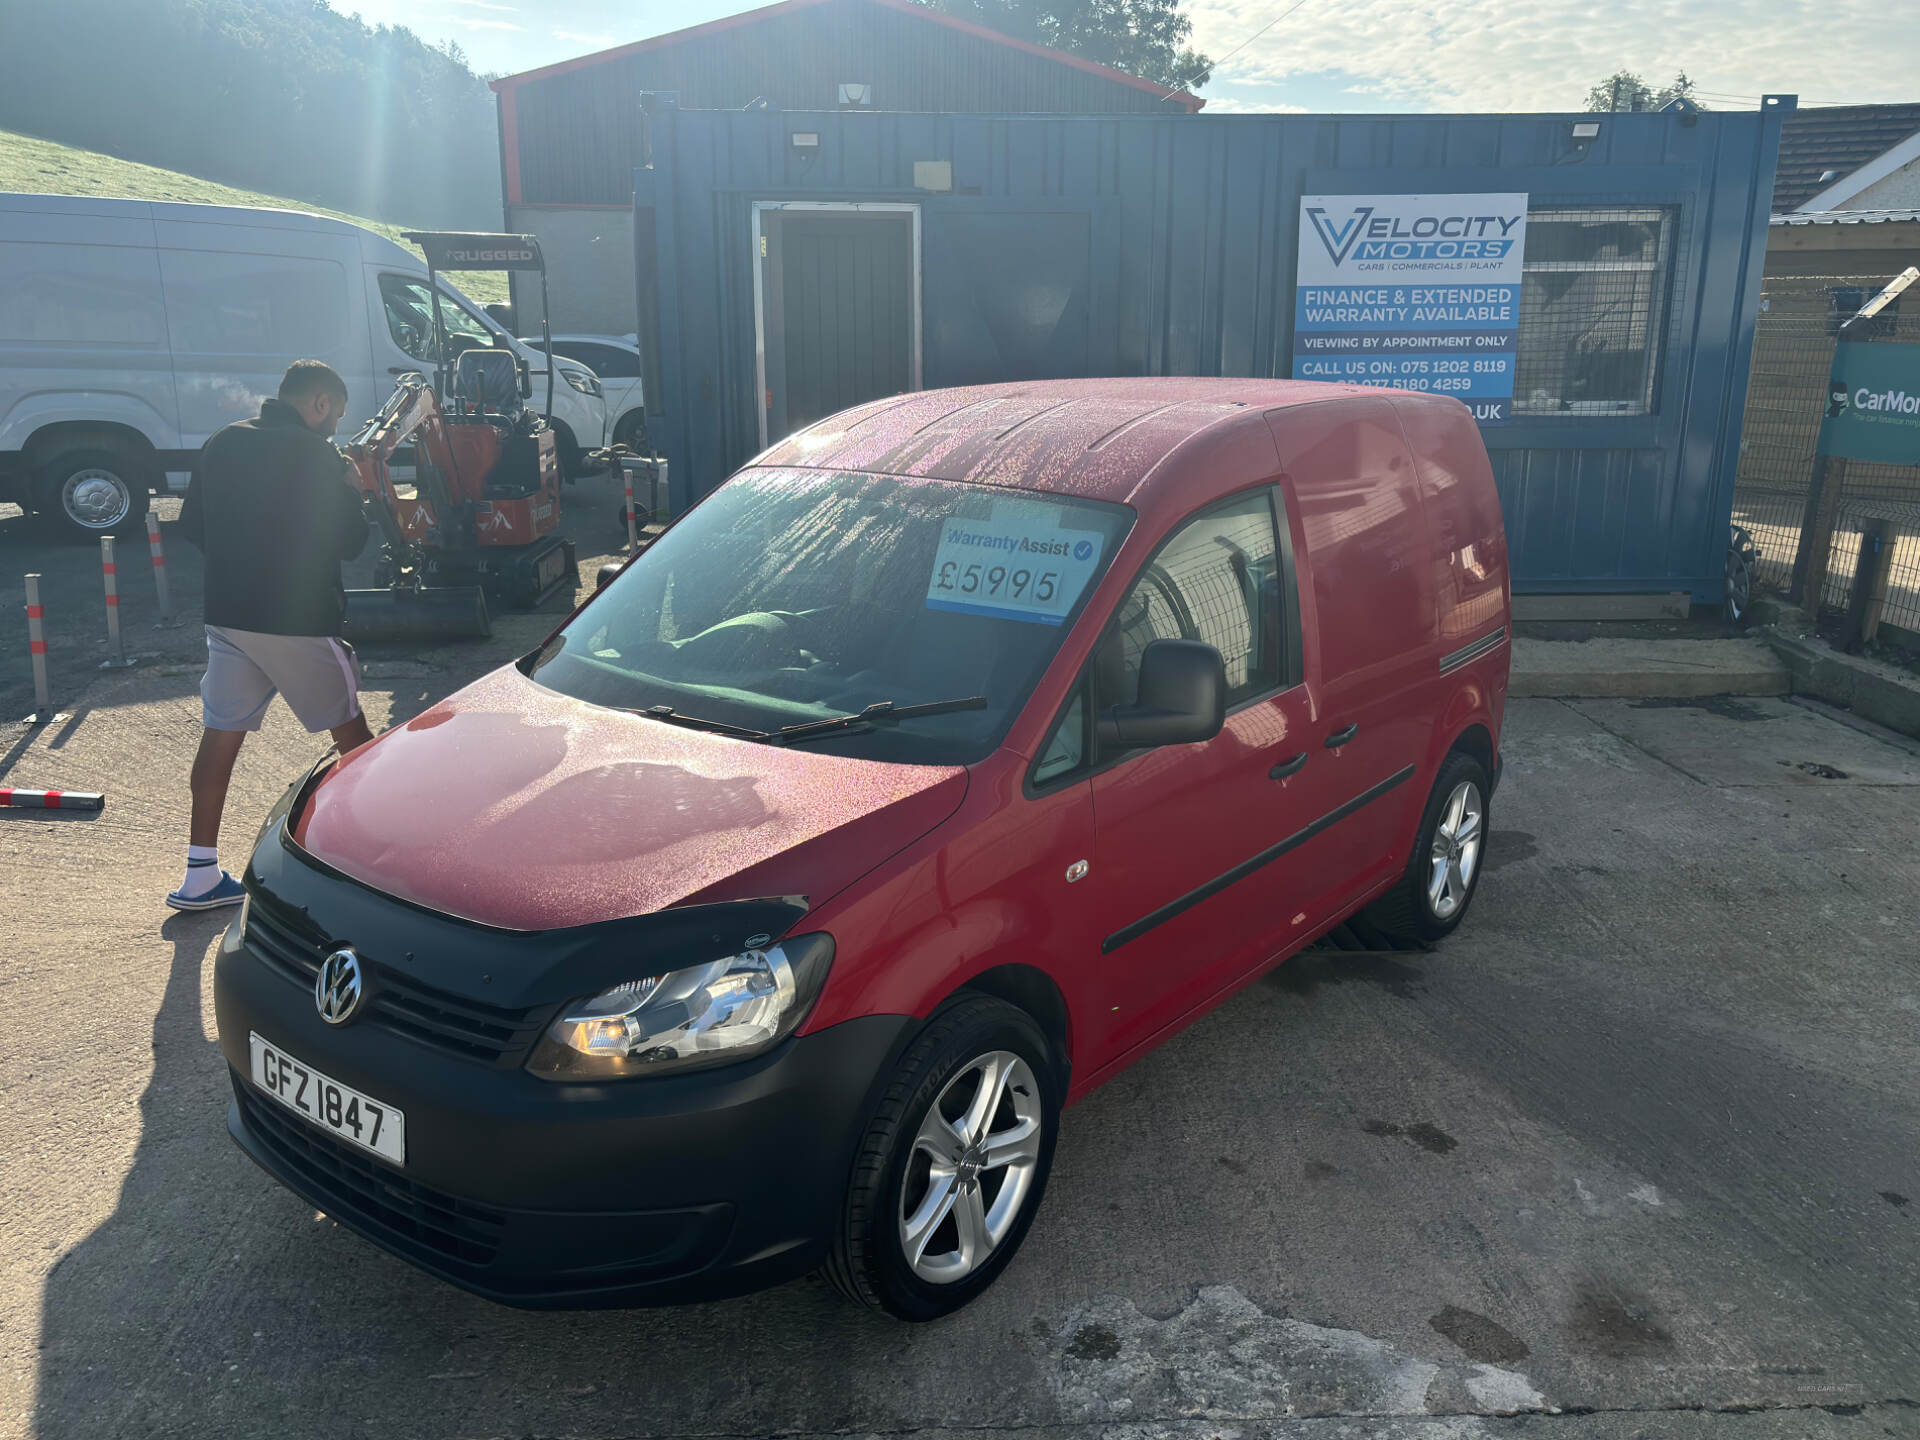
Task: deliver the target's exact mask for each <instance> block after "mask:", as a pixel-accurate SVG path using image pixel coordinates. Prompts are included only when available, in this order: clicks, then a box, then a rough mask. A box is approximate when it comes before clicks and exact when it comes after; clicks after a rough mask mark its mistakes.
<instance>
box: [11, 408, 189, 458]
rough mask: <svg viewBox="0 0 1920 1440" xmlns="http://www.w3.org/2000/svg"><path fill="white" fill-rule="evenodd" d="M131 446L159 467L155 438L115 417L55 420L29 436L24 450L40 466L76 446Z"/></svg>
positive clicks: (77, 448) (22, 451) (89, 447)
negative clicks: (114, 419) (111, 418)
mask: <svg viewBox="0 0 1920 1440" xmlns="http://www.w3.org/2000/svg"><path fill="white" fill-rule="evenodd" d="M97 449H109V450H127V451H130V452H132V453H133V454H134V455H135V456H137V457H138V458H140V459H142V460H148V461H151V462H152V463H153V465H154V466H155V467H156V468H157V467H158V466H159V463H160V452H159V450H158V448H157V447H155V445H154V443H153V441H152V440H151V439H149V438H148V437H147V436H146V435H144V434H142V433H141V432H140V431H139V430H138V429H136V428H135V427H134V426H132V425H127V424H123V423H121V422H119V421H112V420H55V421H52V422H50V423H49V424H46V425H42V426H40V427H39V428H38V429H37V430H35V431H34V432H33V433H32V434H31V435H29V436H28V437H27V440H26V443H25V444H24V445H22V446H21V447H20V453H21V455H22V457H23V458H24V459H25V461H26V463H27V465H28V466H29V467H31V468H33V469H36V470H37V469H38V468H39V467H40V466H42V465H46V464H49V463H50V462H52V461H54V460H58V459H59V458H60V457H61V456H62V455H67V454H71V453H72V452H73V451H75V450H97Z"/></svg>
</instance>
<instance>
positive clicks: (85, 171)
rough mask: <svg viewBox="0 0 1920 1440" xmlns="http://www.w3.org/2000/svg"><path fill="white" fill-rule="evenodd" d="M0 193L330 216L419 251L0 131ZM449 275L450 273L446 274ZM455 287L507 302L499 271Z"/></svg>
mask: <svg viewBox="0 0 1920 1440" xmlns="http://www.w3.org/2000/svg"><path fill="white" fill-rule="evenodd" d="M0 190H20V191H25V192H27V193H29V194H41V195H101V196H111V197H115V198H119V199H127V200H182V201H186V202H188V203H190V204H195V205H268V206H272V207H274V208H275V209H279V210H304V211H307V212H308V213H309V214H314V215H331V216H333V217H334V218H335V219H337V220H348V221H351V222H352V223H353V224H355V225H364V226H366V228H367V229H369V230H373V231H376V232H378V233H379V234H381V235H384V236H386V237H387V238H388V239H389V240H391V241H393V242H394V243H395V244H396V245H401V246H404V247H405V248H406V249H408V250H411V251H413V253H414V254H416V255H418V254H419V253H420V252H419V250H418V249H417V248H416V247H415V246H412V245H408V244H407V242H406V241H404V240H402V239H401V238H400V232H401V231H402V230H406V229H413V228H417V227H413V226H406V225H383V224H381V223H380V222H379V221H378V220H367V219H363V218H362V217H360V216H358V215H346V214H343V213H341V212H340V211H338V210H329V209H327V208H326V207H325V206H321V205H309V204H307V203H306V202H305V201H301V200H289V199H287V198H286V197H285V196H283V195H263V194H261V193H260V192H259V191H257V190H236V189H235V188H234V187H233V186H231V185H221V184H219V183H217V182H215V181H212V180H198V179H195V178H194V177H193V176H191V175H182V174H180V173H179V172H178V171H175V170H161V169H159V168H157V167H156V166H153V165H141V164H138V163H136V162H135V161H132V160H118V159H115V158H114V157H113V156H111V155H102V154H101V153H100V152H99V151H97V150H76V149H74V148H73V147H72V146H70V145H56V144H54V143H53V142H52V141H51V140H36V139H34V138H33V137H32V136H31V135H18V134H15V133H14V132H12V131H10V130H0ZM450 273H451V272H450ZM452 279H453V283H454V284H455V285H456V286H458V287H459V289H460V293H461V294H463V295H465V296H466V297H467V298H468V299H470V300H473V301H475V302H477V303H479V304H482V305H485V304H488V303H490V302H492V301H496V300H498V301H505V300H506V298H507V277H506V275H505V274H504V273H502V272H498V271H482V272H477V273H471V274H456V275H452Z"/></svg>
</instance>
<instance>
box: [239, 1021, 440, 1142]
mask: <svg viewBox="0 0 1920 1440" xmlns="http://www.w3.org/2000/svg"><path fill="white" fill-rule="evenodd" d="M247 1045H248V1048H249V1049H250V1050H251V1051H252V1056H253V1083H254V1084H255V1085H257V1086H259V1087H260V1088H261V1089H262V1090H264V1091H265V1092H266V1093H267V1094H268V1095H270V1096H271V1097H272V1098H273V1099H275V1100H278V1101H279V1102H280V1103H281V1104H282V1105H284V1106H286V1107H287V1108H288V1109H289V1110H292V1111H294V1112H295V1113H296V1114H298V1115H302V1116H304V1117H305V1118H306V1119H308V1120H310V1121H312V1122H313V1123H314V1124H315V1125H318V1126H319V1127H320V1128H321V1129H322V1130H325V1131H326V1132H327V1133H328V1134H330V1135H338V1136H339V1137H340V1138H341V1139H342V1140H345V1141H346V1142H347V1143H348V1144H350V1145H358V1146H359V1147H360V1148H361V1149H362V1150H370V1151H372V1152H373V1153H374V1154H375V1155H378V1156H379V1157H380V1158H381V1159H382V1160H391V1161H392V1162H393V1163H394V1164H396V1165H404V1164H406V1163H407V1117H406V1116H404V1115H402V1114H401V1113H400V1112H399V1111H398V1110H396V1109H394V1108H393V1106H391V1105H383V1104H381V1103H380V1102H379V1101H378V1100H375V1099H374V1098H373V1097H372V1096H370V1095H362V1094H361V1093H360V1092H359V1091H358V1090H355V1089H354V1088H353V1087H352V1086H350V1085H342V1084H341V1083H340V1082H339V1081H338V1080H335V1079H333V1078H332V1077H331V1076H328V1075H322V1074H321V1073H320V1072H319V1071H318V1070H316V1069H314V1068H313V1067H312V1066H311V1065H308V1064H307V1063H306V1062H304V1061H301V1060H296V1059H294V1058H293V1056H291V1055H289V1054H287V1052H286V1051H284V1050H282V1049H280V1047H279V1046H277V1045H270V1044H268V1043H267V1042H266V1041H265V1040H262V1039H261V1038H260V1037H259V1036H258V1035H255V1034H252V1033H251V1032H249V1034H248V1035H247Z"/></svg>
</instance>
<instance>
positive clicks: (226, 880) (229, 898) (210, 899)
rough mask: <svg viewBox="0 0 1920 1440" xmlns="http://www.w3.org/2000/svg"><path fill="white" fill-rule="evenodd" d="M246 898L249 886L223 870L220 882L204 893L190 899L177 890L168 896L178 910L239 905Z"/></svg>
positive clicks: (209, 908) (211, 908) (216, 908)
mask: <svg viewBox="0 0 1920 1440" xmlns="http://www.w3.org/2000/svg"><path fill="white" fill-rule="evenodd" d="M246 898H247V887H246V886H244V885H242V884H241V883H240V882H239V881H238V880H236V879H234V878H233V876H231V875H229V874H227V872H226V871H224V870H222V871H221V872H220V881H219V883H218V884H216V885H215V886H214V887H213V888H212V889H211V890H209V891H207V892H206V893H205V894H204V895H196V896H194V897H193V898H192V899H191V900H189V899H188V898H187V897H186V896H184V895H182V894H181V893H180V892H179V891H178V890H176V891H174V892H173V893H172V894H171V895H169V896H167V904H169V905H171V906H172V907H173V908H174V909H176V910H218V909H219V908H220V907H221V906H222V905H238V904H239V903H240V902H241V901H242V900H244V899H246Z"/></svg>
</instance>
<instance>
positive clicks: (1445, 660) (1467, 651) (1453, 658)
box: [1440, 625, 1507, 675]
mask: <svg viewBox="0 0 1920 1440" xmlns="http://www.w3.org/2000/svg"><path fill="white" fill-rule="evenodd" d="M1506 638H1507V627H1506V626H1504V625H1502V626H1501V627H1500V628H1499V629H1498V630H1496V631H1494V632H1493V633H1492V634H1491V635H1482V636H1481V637H1480V638H1479V639H1478V640H1476V641H1474V642H1473V643H1472V644H1471V645H1465V646H1462V647H1461V648H1460V649H1458V650H1456V651H1454V652H1453V653H1452V654H1451V655H1442V656H1441V657H1440V673H1441V674H1442V675H1444V674H1446V673H1447V672H1448V671H1449V670H1458V669H1459V668H1460V667H1461V666H1462V665H1464V664H1466V663H1467V662H1468V661H1469V660H1478V659H1479V658H1480V657H1481V656H1482V655H1484V654H1486V653H1487V652H1488V651H1489V650H1491V649H1493V647H1494V646H1496V645H1498V644H1499V643H1500V642H1501V641H1502V640H1504V639H1506Z"/></svg>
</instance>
